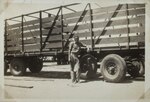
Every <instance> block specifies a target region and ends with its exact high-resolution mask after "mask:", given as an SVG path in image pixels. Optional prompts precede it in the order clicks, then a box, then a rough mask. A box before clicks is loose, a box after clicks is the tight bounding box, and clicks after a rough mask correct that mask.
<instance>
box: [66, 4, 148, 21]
mask: <svg viewBox="0 0 150 102" xmlns="http://www.w3.org/2000/svg"><path fill="white" fill-rule="evenodd" d="M139 7H145V4H129V5H128V9H131V8H139ZM114 8H116V6H109V7H101V8H97V9H93V10H92V12H93V13H94V14H96V13H106V12H113V10H114ZM123 9H124V10H126V5H125V4H124V5H123V6H122V8H121V10H123ZM88 12H89V11H87V13H88ZM81 13H82V11H79V12H76V13H68V14H64V15H63V18H65V19H66V18H74V17H78V16H80V15H81Z"/></svg>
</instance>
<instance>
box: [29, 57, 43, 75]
mask: <svg viewBox="0 0 150 102" xmlns="http://www.w3.org/2000/svg"><path fill="white" fill-rule="evenodd" d="M42 68H43V61H42V60H41V59H39V58H32V59H31V61H30V62H29V70H30V71H31V72H32V73H39V72H40V71H41V70H42Z"/></svg>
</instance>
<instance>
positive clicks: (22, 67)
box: [10, 58, 26, 76]
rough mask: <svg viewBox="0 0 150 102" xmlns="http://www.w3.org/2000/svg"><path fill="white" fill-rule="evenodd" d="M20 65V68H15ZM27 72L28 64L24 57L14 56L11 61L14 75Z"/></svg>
mask: <svg viewBox="0 0 150 102" xmlns="http://www.w3.org/2000/svg"><path fill="white" fill-rule="evenodd" d="M15 67H18V70H16V69H15ZM25 72H26V65H25V62H24V60H23V59H21V58H14V59H13V60H11V62H10V73H11V74H12V75H14V76H23V75H24V74H25Z"/></svg>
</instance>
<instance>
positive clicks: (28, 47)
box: [24, 44, 40, 51]
mask: <svg viewBox="0 0 150 102" xmlns="http://www.w3.org/2000/svg"><path fill="white" fill-rule="evenodd" d="M24 50H25V51H28V50H39V51H40V44H36V45H28V46H27V44H26V45H25V46H24Z"/></svg>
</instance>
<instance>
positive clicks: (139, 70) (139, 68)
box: [128, 61, 145, 78]
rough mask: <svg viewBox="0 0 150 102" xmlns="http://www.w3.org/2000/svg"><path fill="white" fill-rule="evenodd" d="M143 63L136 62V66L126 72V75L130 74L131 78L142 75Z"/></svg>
mask: <svg viewBox="0 0 150 102" xmlns="http://www.w3.org/2000/svg"><path fill="white" fill-rule="evenodd" d="M144 71H145V69H144V63H143V62H142V61H137V65H136V66H133V68H132V69H129V70H128V74H130V76H131V77H133V78H136V77H140V76H143V75H144Z"/></svg>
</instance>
